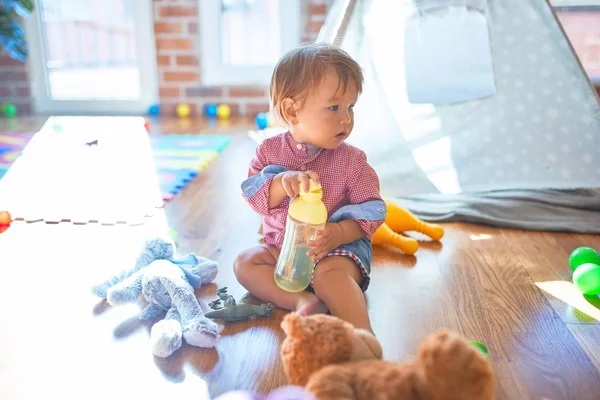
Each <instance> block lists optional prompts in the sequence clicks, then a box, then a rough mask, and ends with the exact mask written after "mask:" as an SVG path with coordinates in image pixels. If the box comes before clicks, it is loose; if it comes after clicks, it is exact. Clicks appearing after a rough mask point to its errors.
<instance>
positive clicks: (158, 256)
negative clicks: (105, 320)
mask: <svg viewBox="0 0 600 400" xmlns="http://www.w3.org/2000/svg"><path fill="white" fill-rule="evenodd" d="M217 272H218V267H217V264H216V263H215V262H214V261H211V260H209V259H207V258H203V257H197V256H195V255H194V254H188V255H187V256H184V257H180V258H175V257H174V246H173V244H172V243H170V242H168V241H166V240H164V239H161V238H152V239H150V240H148V241H146V242H145V244H144V248H143V250H142V252H141V254H140V256H139V257H138V259H137V260H136V263H135V265H134V267H133V268H131V269H129V270H126V271H123V272H121V273H120V274H118V275H115V276H113V277H111V278H110V279H109V280H107V281H105V282H102V283H100V284H98V285H96V286H94V287H93V288H92V292H93V293H94V294H96V295H97V296H98V297H101V298H105V299H106V300H107V301H108V303H109V304H111V305H113V306H116V305H120V304H126V303H131V302H134V301H136V300H137V299H138V298H139V297H140V296H144V299H145V300H146V301H147V302H148V305H147V306H146V308H144V309H143V310H142V311H141V312H140V314H139V317H140V319H142V320H149V319H152V318H155V317H156V316H158V315H159V314H160V313H162V312H165V311H166V315H165V318H164V319H163V320H161V321H159V322H157V323H156V324H154V325H153V326H152V329H151V331H150V340H151V343H152V353H153V354H154V355H156V356H158V357H168V356H170V355H171V354H173V353H174V352H175V351H177V350H178V349H179V348H180V347H181V344H182V339H185V341H186V342H187V343H188V344H190V345H192V346H198V347H214V346H215V345H216V344H217V342H218V341H219V339H220V334H219V328H218V325H217V324H216V323H215V322H213V321H212V320H210V319H208V318H206V317H205V316H204V313H203V312H202V309H201V308H200V304H199V303H198V300H197V299H196V296H195V294H194V289H197V288H199V287H200V286H202V285H204V284H208V283H210V282H212V281H213V280H214V279H215V277H216V275H217Z"/></svg>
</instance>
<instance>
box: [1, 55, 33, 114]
mask: <svg viewBox="0 0 600 400" xmlns="http://www.w3.org/2000/svg"><path fill="white" fill-rule="evenodd" d="M6 103H11V104H14V105H15V106H17V114H28V113H31V110H32V99H31V89H30V85H29V75H28V71H27V65H26V64H24V63H21V62H19V61H16V60H13V59H12V58H10V57H9V56H8V54H6V53H5V52H4V51H2V50H0V104H6ZM0 118H2V117H1V116H0Z"/></svg>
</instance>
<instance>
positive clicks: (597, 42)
mask: <svg viewBox="0 0 600 400" xmlns="http://www.w3.org/2000/svg"><path fill="white" fill-rule="evenodd" d="M550 4H551V5H552V7H553V8H554V11H555V13H556V15H557V17H558V19H559V21H560V23H561V25H562V27H563V29H564V31H565V33H566V35H567V37H568V38H569V41H570V42H571V45H572V46H573V49H574V50H575V53H576V54H577V57H579V60H580V61H581V64H582V66H583V68H584V70H585V72H586V73H587V74H588V76H589V78H590V80H591V81H592V83H594V84H596V85H600V0H551V1H550Z"/></svg>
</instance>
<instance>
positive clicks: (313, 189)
mask: <svg viewBox="0 0 600 400" xmlns="http://www.w3.org/2000/svg"><path fill="white" fill-rule="evenodd" d="M322 199H323V189H322V188H321V185H320V184H318V183H316V182H314V181H313V180H312V179H311V180H310V188H309V190H308V192H305V191H302V190H301V191H300V194H299V196H298V197H296V198H295V199H294V200H292V202H291V204H290V207H289V209H288V214H289V216H290V217H292V218H294V219H296V220H298V221H301V222H305V223H308V224H313V225H319V224H324V223H325V222H327V208H326V207H325V204H324V203H323V200H322Z"/></svg>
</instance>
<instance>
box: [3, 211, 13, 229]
mask: <svg viewBox="0 0 600 400" xmlns="http://www.w3.org/2000/svg"><path fill="white" fill-rule="evenodd" d="M11 222H12V217H11V216H10V213H9V212H8V211H0V226H7V225H10V223H11Z"/></svg>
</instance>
